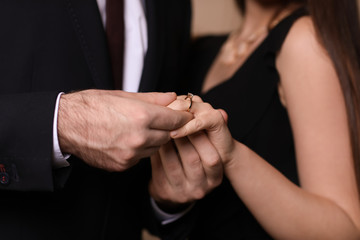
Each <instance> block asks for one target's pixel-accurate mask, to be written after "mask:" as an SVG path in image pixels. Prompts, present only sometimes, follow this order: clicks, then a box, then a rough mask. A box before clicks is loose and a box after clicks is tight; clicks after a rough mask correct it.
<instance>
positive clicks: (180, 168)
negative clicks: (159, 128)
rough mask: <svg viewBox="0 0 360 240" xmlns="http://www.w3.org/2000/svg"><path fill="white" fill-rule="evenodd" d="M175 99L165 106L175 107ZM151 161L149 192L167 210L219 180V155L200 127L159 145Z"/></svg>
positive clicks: (200, 195) (185, 203) (194, 197)
mask: <svg viewBox="0 0 360 240" xmlns="http://www.w3.org/2000/svg"><path fill="white" fill-rule="evenodd" d="M179 103H180V104H181V101H175V102H173V103H172V104H170V105H169V107H170V108H172V109H174V110H178V109H179V108H181V105H179ZM187 104H188V102H187ZM198 151H199V152H198ZM151 165H152V180H151V182H150V184H149V192H150V195H151V196H152V197H153V198H154V200H155V201H156V202H157V203H158V205H159V206H160V208H162V209H163V210H165V211H167V212H176V211H179V209H180V210H181V209H182V208H183V207H184V206H185V207H186V206H188V205H189V203H192V202H194V201H196V200H199V199H201V198H203V197H204V196H205V195H206V194H207V193H209V192H210V191H211V190H213V189H214V188H215V187H217V186H218V185H219V184H220V183H221V182H222V177H223V166H222V163H221V159H220V156H219V154H218V152H217V150H216V149H215V147H214V146H213V145H212V143H211V142H210V141H209V139H208V137H207V136H206V134H205V133H204V132H201V131H200V132H197V133H194V134H191V135H189V136H187V137H183V138H179V139H176V140H174V141H170V142H168V143H167V144H165V145H164V146H162V147H161V148H160V150H159V152H157V153H156V154H154V155H153V156H152V157H151Z"/></svg>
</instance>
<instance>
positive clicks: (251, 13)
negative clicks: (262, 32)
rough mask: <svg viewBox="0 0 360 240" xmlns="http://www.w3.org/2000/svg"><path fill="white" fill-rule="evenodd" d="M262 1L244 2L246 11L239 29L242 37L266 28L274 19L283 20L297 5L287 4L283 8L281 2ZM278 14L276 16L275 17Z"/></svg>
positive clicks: (248, 0)
mask: <svg viewBox="0 0 360 240" xmlns="http://www.w3.org/2000/svg"><path fill="white" fill-rule="evenodd" d="M269 2H271V1H263V0H246V1H245V4H246V9H245V13H244V18H243V25H242V28H241V35H242V36H249V35H251V34H252V33H253V32H254V31H257V30H258V29H261V28H264V27H268V25H269V24H270V23H271V21H272V20H274V17H275V18H279V19H281V18H283V16H286V15H288V14H289V13H290V12H292V11H293V10H294V9H295V8H297V7H298V5H294V4H289V5H287V6H286V7H284V6H283V5H282V4H281V2H276V1H274V2H271V3H269ZM277 14H279V15H278V16H276V15H277Z"/></svg>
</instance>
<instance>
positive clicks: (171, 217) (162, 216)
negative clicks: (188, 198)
mask: <svg viewBox="0 0 360 240" xmlns="http://www.w3.org/2000/svg"><path fill="white" fill-rule="evenodd" d="M150 202H151V206H152V208H153V210H154V212H155V216H156V217H157V219H158V220H160V221H161V224H162V225H166V224H169V223H172V222H175V221H176V220H178V219H180V218H181V217H183V216H184V215H185V214H186V213H188V212H189V211H190V210H191V209H192V208H193V207H194V205H195V203H193V204H191V205H190V206H189V207H188V208H187V209H185V210H184V211H182V212H179V213H175V214H170V213H166V212H164V211H163V210H161V209H160V208H159V206H158V205H157V204H156V202H155V200H154V199H153V198H152V197H150Z"/></svg>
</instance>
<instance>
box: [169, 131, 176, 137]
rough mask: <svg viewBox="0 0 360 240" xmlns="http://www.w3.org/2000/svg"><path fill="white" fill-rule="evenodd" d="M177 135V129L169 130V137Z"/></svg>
mask: <svg viewBox="0 0 360 240" xmlns="http://www.w3.org/2000/svg"><path fill="white" fill-rule="evenodd" d="M177 135H178V132H177V131H171V132H170V137H172V138H174V137H176V136H177Z"/></svg>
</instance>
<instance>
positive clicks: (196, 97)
mask: <svg viewBox="0 0 360 240" xmlns="http://www.w3.org/2000/svg"><path fill="white" fill-rule="evenodd" d="M193 100H194V101H195V102H202V101H203V100H202V99H201V97H199V96H198V95H194V96H193Z"/></svg>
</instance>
